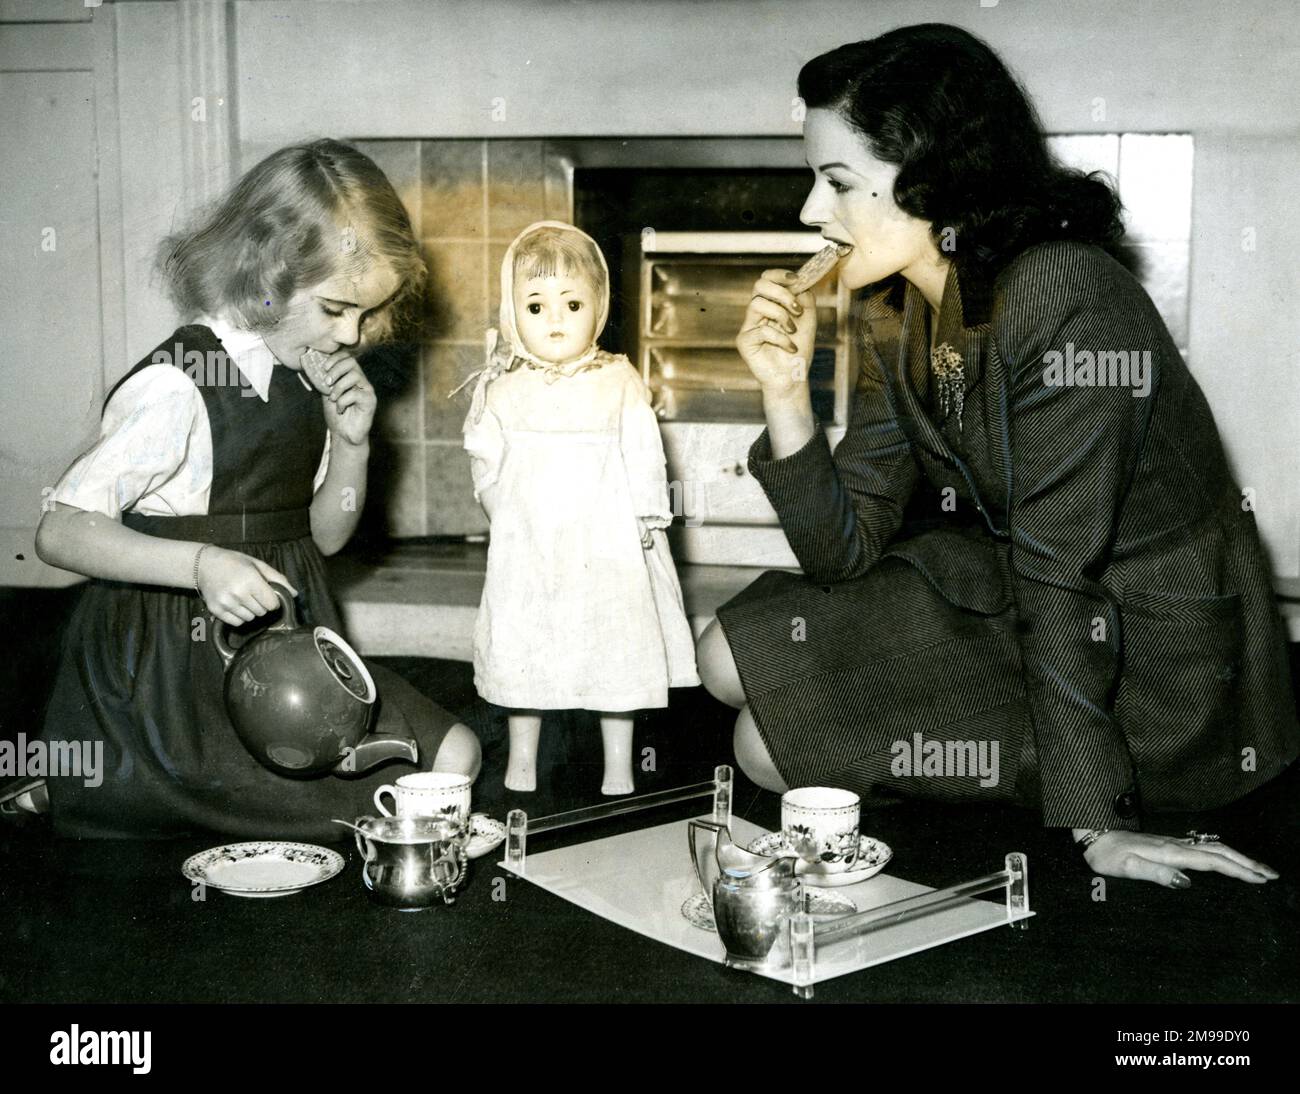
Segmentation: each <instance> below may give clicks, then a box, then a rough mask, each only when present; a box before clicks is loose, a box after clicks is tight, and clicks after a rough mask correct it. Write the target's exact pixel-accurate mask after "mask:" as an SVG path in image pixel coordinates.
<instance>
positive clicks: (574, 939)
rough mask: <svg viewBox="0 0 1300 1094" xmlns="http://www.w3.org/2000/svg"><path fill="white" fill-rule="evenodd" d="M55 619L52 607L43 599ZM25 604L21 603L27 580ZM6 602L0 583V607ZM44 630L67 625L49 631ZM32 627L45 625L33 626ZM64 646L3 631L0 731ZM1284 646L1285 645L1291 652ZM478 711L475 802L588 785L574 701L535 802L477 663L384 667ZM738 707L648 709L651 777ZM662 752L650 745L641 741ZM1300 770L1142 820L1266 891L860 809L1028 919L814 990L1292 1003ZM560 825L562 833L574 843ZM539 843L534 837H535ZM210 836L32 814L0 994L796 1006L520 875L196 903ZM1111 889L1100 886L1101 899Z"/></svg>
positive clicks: (905, 873)
mask: <svg viewBox="0 0 1300 1094" xmlns="http://www.w3.org/2000/svg"><path fill="white" fill-rule="evenodd" d="M48 603H49V612H48V614H47V616H46V622H48V623H51V624H54V625H57V622H58V618H59V612H60V610H61V608H62V605H63V603H64V600H63V598H62V597H61V596H60V595H55V594H51V595H50V599H49V601H48ZM23 606H24V612H23V614H24V616H26V617H27V618H28V619H30V618H32V617H31V615H30V614H29V612H30V607H31V598H30V594H25V596H24V602H23ZM4 607H5V598H4V597H3V596H2V595H0V611H2V610H3V609H4ZM56 629H57V626H56ZM40 630H42V631H44V630H45V628H44V627H42V628H40ZM52 652H53V645H52V642H51V641H50V639H49V638H48V637H40V636H36V637H32V636H31V635H29V636H28V638H27V639H26V640H24V641H20V642H18V643H13V644H11V646H10V656H9V657H8V658H7V659H6V660H5V661H4V662H3V664H4V668H3V670H0V672H2V673H3V675H0V733H4V734H6V735H9V736H12V735H13V734H15V733H16V732H17V731H19V730H23V731H27V732H30V731H31V727H32V725H33V723H35V724H39V712H40V709H41V707H42V706H43V705H44V695H43V693H42V688H41V686H40V683H41V672H42V671H45V670H46V669H48V666H49V663H50V661H51V658H52ZM1293 652H1294V650H1293ZM377 660H382V661H383V662H384V663H386V664H388V665H390V666H391V667H392V668H394V669H396V670H397V671H399V672H400V673H401V674H402V675H403V676H405V677H406V678H407V679H409V680H410V681H411V682H412V683H413V684H415V685H416V686H417V687H419V688H420V689H421V690H423V691H424V692H425V693H426V694H429V695H431V696H433V697H435V698H436V699H438V700H439V701H440V702H442V703H443V704H444V705H445V706H447V707H448V708H449V709H451V710H453V711H456V712H457V713H459V714H460V715H461V716H462V717H465V718H466V719H467V720H468V721H470V723H471V725H473V726H474V728H475V729H476V730H477V731H478V732H479V734H480V737H481V739H482V740H483V743H484V753H485V764H484V772H483V775H482V776H481V777H480V780H479V783H478V785H477V787H476V789H475V808H476V809H480V810H483V811H486V812H488V813H490V814H491V815H493V816H496V817H500V818H504V816H505V812H506V810H508V809H509V808H511V807H513V806H515V805H520V806H522V807H524V808H526V809H527V810H528V812H529V813H530V814H531V815H532V816H538V815H541V814H544V813H547V812H552V811H557V810H561V809H566V808H572V807H575V806H578V805H585V804H590V803H593V802H595V801H598V800H600V795H599V784H600V776H601V756H600V742H599V731H598V726H597V724H596V721H595V719H594V717H592V716H589V715H585V714H572V715H559V716H555V717H548V719H547V723H546V727H545V731H544V736H543V747H542V754H541V765H542V770H541V773H540V774H541V782H542V785H543V786H544V787H545V789H544V790H542V791H539V792H538V793H537V794H536V795H512V794H507V793H506V792H505V791H504V790H503V789H502V786H501V783H502V776H503V773H504V769H505V753H506V736H505V720H504V713H503V712H502V711H499V710H495V709H492V708H489V707H487V706H486V705H485V704H483V703H481V702H480V701H479V700H478V699H477V697H476V695H475V694H474V690H473V686H472V681H471V675H470V669H469V666H467V665H463V664H458V663H451V662H438V661H428V660H420V659H377ZM731 721H732V714H731V712H730V711H729V710H728V709H727V708H725V707H723V706H721V705H720V704H718V703H716V702H715V701H714V700H712V699H711V698H710V697H709V696H707V695H706V694H705V693H704V692H703V691H702V690H701V689H691V690H683V691H679V692H675V693H674V695H673V700H672V704H671V705H670V707H669V708H668V710H666V711H660V712H654V713H650V714H645V715H643V716H641V717H640V718H639V719H638V723H637V735H636V749H637V753H638V756H639V757H644V758H645V760H646V764H647V766H651V758H652V766H653V770H642V771H640V772H639V773H638V790H639V791H642V792H645V791H650V790H655V789H660V788H664V787H670V786H677V785H681V784H684V783H689V782H696V781H701V780H704V779H708V778H710V777H711V775H712V770H713V766H714V764H715V763H717V762H727V761H729V759H730V749H729V741H730V726H731ZM644 749H652V750H653V752H652V753H646V752H643V751H642V750H644ZM735 811H736V813H737V814H739V815H741V816H744V817H746V818H747V819H749V820H752V821H754V822H755V823H757V824H760V825H763V826H765V827H769V828H772V827H776V826H777V824H778V823H779V800H778V799H777V797H776V796H775V795H772V794H768V793H765V792H761V791H758V790H757V789H756V788H754V787H753V786H752V785H750V784H748V783H747V782H746V781H745V780H743V778H740V779H739V780H738V786H737V794H736V803H735ZM699 812H701V809H700V807H699V804H698V803H695V804H691V803H688V804H685V805H677V806H668V807H665V808H664V809H662V810H660V811H657V812H655V813H653V814H642V815H641V816H640V817H638V818H635V819H633V820H629V819H627V818H619V819H615V820H611V821H606V822H603V823H601V824H599V825H592V826H588V827H585V828H582V829H579V830H577V831H576V833H573V832H561V833H554V834H552V835H549V836H544V837H535V838H534V841H533V844H532V846H531V850H533V851H534V852H535V851H537V850H544V849H546V848H547V847H556V846H561V845H563V843H565V842H577V841H579V840H586V839H592V838H599V837H600V836H604V835H609V834H613V833H615V832H617V831H622V830H626V829H627V828H629V827H634V826H639V825H643V824H646V823H651V822H652V819H653V822H658V821H660V820H671V819H674V818H675V817H686V816H691V815H695V814H697V813H699ZM1298 822H1300V772H1297V770H1296V769H1295V768H1294V767H1293V768H1292V770H1290V771H1289V772H1287V773H1286V774H1284V775H1283V776H1282V777H1281V778H1279V779H1277V780H1275V781H1274V782H1273V783H1272V784H1270V785H1269V786H1267V787H1265V788H1263V789H1261V790H1260V791H1259V792H1257V793H1256V794H1254V795H1252V796H1251V797H1250V798H1248V799H1245V800H1243V801H1241V802H1238V803H1235V804H1234V805H1232V806H1230V807H1227V808H1225V809H1221V810H1218V811H1215V812H1212V813H1204V814H1198V815H1194V816H1193V815H1175V814H1157V815H1155V816H1153V817H1150V818H1148V823H1147V827H1148V828H1149V829H1151V830H1153V831H1160V832H1165V833H1169V834H1175V835H1182V834H1183V833H1184V832H1186V831H1187V830H1188V829H1189V828H1192V827H1196V828H1201V829H1206V830H1209V831H1213V832H1216V833H1219V834H1220V835H1221V836H1222V837H1223V839H1224V840H1225V841H1226V842H1228V843H1230V844H1232V845H1233V846H1236V847H1237V848H1238V849H1240V850H1242V851H1244V852H1246V853H1248V854H1251V855H1254V856H1256V857H1258V858H1260V859H1262V860H1263V861H1265V862H1268V863H1270V864H1271V865H1272V866H1274V867H1275V868H1276V869H1278V870H1279V871H1280V872H1281V874H1282V878H1281V880H1279V881H1276V882H1273V883H1271V884H1268V885H1264V886H1252V885H1246V884H1244V883H1241V882H1237V881H1233V880H1230V879H1228V878H1225V877H1222V876H1219V875H1207V874H1195V875H1193V884H1192V888H1191V889H1189V890H1186V891H1181V892H1179V891H1173V890H1166V889H1161V888H1157V887H1156V886H1153V885H1150V884H1145V883H1138V882H1127V881H1122V880H1116V879H1106V881H1105V886H1104V894H1102V893H1101V892H1099V889H1098V886H1097V884H1096V881H1095V879H1094V878H1093V876H1092V874H1091V872H1090V871H1089V870H1088V869H1087V867H1086V866H1085V864H1084V863H1083V861H1082V858H1081V856H1080V855H1079V854H1078V852H1077V851H1076V850H1074V849H1073V848H1072V847H1071V846H1069V844H1068V842H1067V837H1066V836H1064V835H1063V834H1062V833H1061V832H1059V831H1055V830H1043V829H1041V828H1039V827H1038V825H1037V822H1036V819H1035V817H1034V816H1033V815H1032V814H1031V813H1028V812H1025V811H1021V810H1017V809H1013V808H1006V807H970V806H967V807H963V808H955V807H945V806H937V805H933V804H929V803H918V802H912V803H905V804H902V805H897V806H891V807H889V808H887V809H879V810H873V811H870V812H868V813H866V814H864V818H863V830H864V831H866V832H869V833H870V834H872V835H874V836H877V837H879V838H881V839H883V840H884V841H885V842H887V843H888V844H889V845H890V846H891V847H893V849H894V853H895V858H894V862H893V864H892V865H891V867H890V870H891V872H893V873H895V874H897V875H898V876H901V877H905V878H908V879H909V880H913V881H917V882H921V883H923V884H927V885H932V886H936V887H938V886H944V885H948V884H952V883H955V882H958V881H962V880H965V879H968V878H970V877H973V876H976V875H978V874H982V873H986V872H989V871H991V870H995V869H999V868H1001V865H1002V857H1003V855H1004V854H1005V853H1006V852H1007V851H1010V850H1019V851H1023V852H1025V853H1026V854H1027V855H1028V856H1029V863H1030V896H1031V903H1032V905H1033V907H1034V909H1035V910H1036V911H1037V913H1038V915H1037V916H1036V917H1035V918H1034V919H1033V920H1031V922H1030V925H1029V929H1028V930H1026V931H1013V930H1010V929H997V930H993V931H989V932H986V933H984V934H981V935H977V936H975V937H972V938H968V939H963V940H961V941H958V942H955V943H951V944H949V945H946V946H941V947H938V948H935V949H933V950H929V951H927V952H924V953H920V954H916V955H913V956H910V957H907V958H903V959H901V960H898V961H895V962H892V963H889V964H887V965H883V966H879V967H877V968H875V969H871V970H867V971H864V972H862V973H858V974H856V975H853V976H848V977H842V978H840V979H837V980H833V981H829V982H826V983H824V984H822V985H819V987H818V988H817V993H816V1001H818V1002H836V1001H840V1002H842V1001H861V1002H883V1001H936V1002H938V1001H948V1002H958V1001H965V1002H971V1001H1020V1002H1064V1001H1070V1002H1099V1001H1112V1002H1120V1001H1126V1002H1139V1001H1141V1002H1153V1003H1172V1002H1244V1001H1260V1002H1262V1001H1295V1000H1297V999H1298V998H1300V954H1298V952H1297V938H1298V937H1300V929H1298V928H1300V898H1298V895H1297V878H1300V849H1298V848H1297V846H1296V839H1295V837H1296V833H1297V831H1300V825H1298ZM566 837H567V838H566ZM543 840H546V842H545V843H543V842H542V841H543ZM215 842H216V840H214V839H212V838H198V839H192V840H180V841H175V842H164V843H146V842H90V841H87V842H77V841H64V840H56V839H54V838H53V837H52V836H50V835H49V834H48V833H47V832H46V831H45V830H44V828H43V826H41V825H32V824H27V825H22V826H14V825H0V937H3V938H4V939H5V945H4V947H3V950H2V951H0V1001H3V1002H20V1001H65V1002H72V1001H76V1002H90V1001H138V1002H145V1001H156V1002H170V1001H229V1002H246V1001H353V1002H368V1001H411V1002H416V1001H424V1002H434V1001H442V1002H452V1001H455V1002H470V1001H497V1002H503V1001H521V1002H525V1001H526V1002H558V1001H566V1002H601V1001H659V1002H785V1001H788V1000H789V999H790V998H791V996H790V994H789V991H788V989H787V988H785V987H784V986H782V985H780V984H777V983H775V982H773V981H769V980H765V979H761V978H758V977H754V976H750V975H747V974H744V973H738V972H733V971H730V970H727V969H725V968H723V967H722V966H720V965H715V964H712V963H710V962H706V961H702V960H699V959H697V958H694V957H692V956H689V955H687V954H684V953H681V952H679V951H677V950H674V949H671V948H669V947H666V946H661V945H659V944H657V943H654V942H652V941H650V940H648V939H645V938H642V937H641V936H639V935H637V934H634V933H632V932H630V931H627V930H624V929H622V928H620V927H616V926H614V925H613V924H611V923H607V922H605V921H603V920H601V919H599V918H598V917H595V916H592V915H589V914H587V913H585V912H582V911H580V910H579V909H577V908H576V907H574V906H573V905H570V904H569V903H567V902H566V901H564V900H562V899H560V898H559V897H556V896H553V895H551V894H550V893H547V892H544V891H542V890H540V889H538V888H536V887H534V886H531V885H529V884H527V883H526V882H522V881H518V880H515V879H513V878H507V879H506V880H505V882H504V887H502V886H501V885H499V884H494V879H497V878H504V877H505V875H504V874H502V872H501V871H500V870H499V869H498V868H497V867H496V866H495V865H493V863H495V861H497V859H498V857H499V854H498V853H494V854H493V855H491V856H489V857H487V858H484V859H480V860H478V861H477V862H476V863H474V864H473V867H472V872H471V875H470V879H469V882H468V884H467V886H466V888H465V889H464V891H463V892H462V894H461V896H460V897H459V898H458V899H457V902H456V904H455V905H454V906H452V907H446V908H443V907H440V908H435V909H430V910H427V911H424V912H419V913H411V914H404V913H398V912H394V911H391V910H387V909H384V908H380V907H378V906H376V905H374V904H372V903H371V902H370V900H369V898H368V897H367V895H366V893H365V892H364V890H363V888H362V885H361V881H360V877H359V872H358V867H357V854H356V851H355V849H354V848H351V847H350V846H349V845H347V844H344V843H342V842H340V844H339V845H338V847H339V850H341V851H345V852H346V854H347V859H348V864H347V867H346V869H345V870H344V872H343V873H342V874H341V875H340V876H339V877H337V878H335V879H334V880H332V881H330V882H329V883H327V884H325V885H322V886H319V887H318V888H315V889H311V890H308V891H305V892H302V893H299V894H296V895H294V896H291V897H287V898H282V899H278V900H269V901H253V900H240V899H236V898H231V897H227V896H225V895H223V894H220V893H215V892H212V891H209V892H208V893H207V896H206V899H205V900H203V901H196V900H193V899H192V889H191V886H190V884H189V883H188V882H187V881H186V880H185V879H184V878H182V877H181V875H180V872H179V868H180V864H181V862H182V861H183V860H184V858H185V857H186V856H188V855H190V854H192V853H194V852H196V851H199V850H202V849H203V848H205V847H208V846H211V845H213V844H214V843H215ZM1101 895H1104V899H1098V897H1099V896H1101Z"/></svg>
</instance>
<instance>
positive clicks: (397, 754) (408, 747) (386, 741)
mask: <svg viewBox="0 0 1300 1094" xmlns="http://www.w3.org/2000/svg"><path fill="white" fill-rule="evenodd" d="M389 760H406V761H407V762H409V763H413V764H418V763H419V762H420V748H419V746H418V745H417V744H416V743H415V741H414V739H412V738H410V737H395V736H391V735H389V734H376V733H372V734H370V735H369V736H368V737H363V738H362V739H361V740H360V741H358V742H357V743H356V745H354V746H353V747H352V748H351V749H349V750H348V752H347V754H346V755H345V756H344V757H343V759H341V760H340V761H339V762H338V763H337V764H335V765H334V774H335V775H341V776H343V777H344V778H347V777H349V776H351V775H359V774H361V772H363V771H369V770H370V769H371V768H372V767H375V766H377V765H378V764H383V763H387V762H388V761H389Z"/></svg>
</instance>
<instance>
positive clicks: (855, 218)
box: [799, 108, 934, 289]
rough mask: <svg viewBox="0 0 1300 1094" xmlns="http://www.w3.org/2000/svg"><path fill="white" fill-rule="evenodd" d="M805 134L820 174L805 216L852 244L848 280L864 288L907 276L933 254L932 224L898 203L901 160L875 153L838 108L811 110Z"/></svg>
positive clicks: (844, 276) (845, 267)
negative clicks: (887, 159) (889, 160)
mask: <svg viewBox="0 0 1300 1094" xmlns="http://www.w3.org/2000/svg"><path fill="white" fill-rule="evenodd" d="M803 139H804V152H805V154H806V156H807V159H808V165H809V166H810V167H811V168H812V169H813V175H814V179H813V185H812V189H811V190H810V191H809V193H808V199H807V201H805V202H804V206H803V209H802V210H801V211H800V213H799V219H800V220H802V221H803V222H804V223H805V224H807V225H808V226H809V227H812V228H818V229H820V230H821V233H822V235H823V236H824V237H825V238H826V239H831V240H835V241H836V242H838V243H849V244H852V246H853V253H852V254H850V255H849V256H848V257H847V258H846V259H845V260H844V261H843V262H842V263H841V264H840V279H841V280H842V281H843V282H844V284H845V285H847V286H848V287H849V288H850V289H860V288H862V287H863V286H864V285H871V284H874V283H875V282H877V281H882V280H884V279H885V278H886V277H889V276H890V275H891V274H896V273H900V272H901V273H902V274H903V275H904V276H906V275H907V273H908V271H909V270H913V269H914V268H916V267H917V266H919V265H923V264H924V263H926V262H927V261H929V260H930V256H931V255H932V252H933V250H934V245H933V242H932V240H931V237H930V225H929V224H927V223H926V222H925V221H923V220H918V219H917V218H916V217H913V216H911V215H910V214H908V213H905V212H903V210H902V209H900V208H899V207H898V206H897V205H896V204H895V203H894V180H895V179H896V178H897V177H898V167H897V166H896V165H895V164H892V163H886V162H885V161H883V160H879V159H877V158H876V157H875V156H873V155H872V154H871V152H870V150H869V149H868V148H867V144H866V141H865V139H864V138H863V136H862V134H861V133H859V132H858V131H857V130H856V129H855V128H854V127H853V126H851V125H850V124H849V123H848V122H846V121H845V120H844V119H843V118H842V117H840V115H839V114H837V113H836V112H835V111H833V110H825V109H820V108H818V109H814V110H809V111H808V114H807V116H806V117H805V119H804V128H803Z"/></svg>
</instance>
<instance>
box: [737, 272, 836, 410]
mask: <svg viewBox="0 0 1300 1094" xmlns="http://www.w3.org/2000/svg"><path fill="white" fill-rule="evenodd" d="M794 278H795V275H794V273H793V272H792V271H790V270H765V271H764V272H763V276H762V277H760V278H759V279H758V280H757V281H755V282H754V297H753V299H752V300H751V301H750V302H749V307H748V308H747V309H746V310H745V319H744V322H743V323H742V324H741V328H740V334H738V335H737V336H736V349H737V350H739V351H740V356H741V357H742V358H743V359H744V362H745V364H746V366H748V368H749V371H750V372H752V373H753V374H754V378H755V379H756V380H757V381H758V384H759V387H761V388H762V389H763V392H764V394H782V393H785V392H788V391H791V390H794V389H796V388H798V387H800V386H801V385H806V384H807V382H808V367H809V364H810V362H811V361H812V353H813V341H814V339H815V338H816V335H817V307H816V303H815V301H814V299H813V294H812V292H811V290H810V291H808V292H804V293H800V294H799V295H798V296H795V294H794V293H792V292H791V291H790V288H789V285H790V283H791V282H792V281H794Z"/></svg>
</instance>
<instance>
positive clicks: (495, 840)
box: [465, 813, 506, 858]
mask: <svg viewBox="0 0 1300 1094" xmlns="http://www.w3.org/2000/svg"><path fill="white" fill-rule="evenodd" d="M505 838H506V826H505V825H504V824H502V823H501V822H500V821H499V820H493V819H492V818H491V817H489V816H488V815H487V814H486V813H475V814H473V815H472V816H471V817H470V826H469V843H467V844H466V845H465V854H466V855H467V856H468V857H469V858H479V857H481V856H483V855H486V854H487V853H488V852H489V851H491V850H493V849H494V848H496V847H499V846H501V841H502V840H504V839H505Z"/></svg>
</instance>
